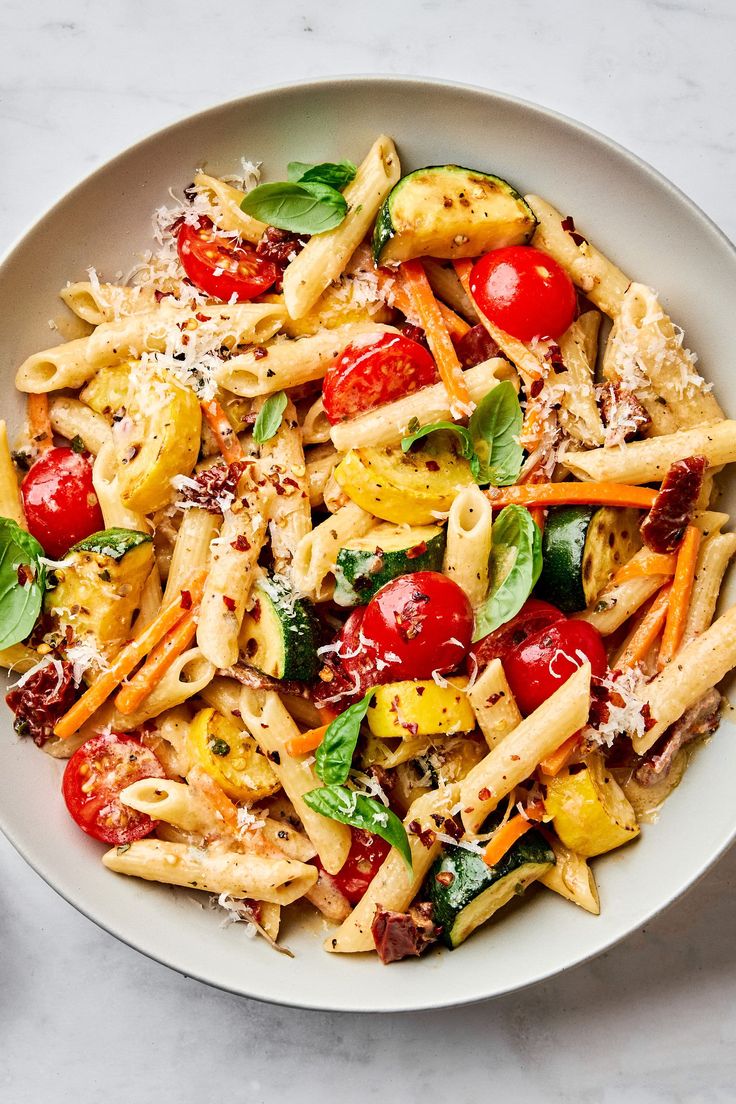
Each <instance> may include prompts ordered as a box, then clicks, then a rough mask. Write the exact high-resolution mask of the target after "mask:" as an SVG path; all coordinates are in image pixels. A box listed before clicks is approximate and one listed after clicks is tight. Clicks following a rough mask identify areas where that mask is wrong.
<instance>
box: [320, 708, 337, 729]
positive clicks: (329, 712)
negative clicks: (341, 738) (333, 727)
mask: <svg viewBox="0 0 736 1104" xmlns="http://www.w3.org/2000/svg"><path fill="white" fill-rule="evenodd" d="M317 716H318V717H319V719H320V720H321V721H322V724H325V725H328V724H329V723H330V721H334V719H335V717H339V716H340V714H339V712H338V711H337V709H334V708H333V707H332V706H331V705H320V706H319V707H318V708H317Z"/></svg>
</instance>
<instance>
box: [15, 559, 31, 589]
mask: <svg viewBox="0 0 736 1104" xmlns="http://www.w3.org/2000/svg"><path fill="white" fill-rule="evenodd" d="M16 575H17V576H18V585H19V586H22V587H24V586H25V585H26V583H30V582H32V581H33V572H32V571H31V569H30V567H29V566H28V564H18V567H17V569H16Z"/></svg>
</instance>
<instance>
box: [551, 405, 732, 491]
mask: <svg viewBox="0 0 736 1104" xmlns="http://www.w3.org/2000/svg"><path fill="white" fill-rule="evenodd" d="M687 456H705V457H706V458H707V460H708V463H709V465H710V466H711V467H713V466H715V465H720V464H732V463H733V462H734V461H736V421H730V420H724V421H722V422H716V423H715V424H714V425H709V426H699V427H697V428H695V429H683V430H679V431H678V432H676V433H668V434H665V435H664V436H661V437H648V438H647V439H646V440H644V441H631V442H629V444H627V445H619V446H617V447H616V448H597V449H591V450H590V452H575V453H568V454H567V455H566V456H565V459H564V464H565V467H566V468H568V469H569V471H571V472H572V474H573V475H575V476H577V478H578V479H583V480H591V481H592V482H595V483H628V484H639V483H654V482H659V481H660V480H662V479H664V477H665V475H666V474H667V470H668V469H669V467H670V465H672V464H674V462H675V461H676V460H683V459H684V458H685V457H687Z"/></svg>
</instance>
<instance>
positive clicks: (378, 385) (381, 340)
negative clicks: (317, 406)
mask: <svg viewBox="0 0 736 1104" xmlns="http://www.w3.org/2000/svg"><path fill="white" fill-rule="evenodd" d="M438 378H439V376H438V374H437V366H436V365H435V362H434V361H433V360H432V357H431V356H430V354H429V353H428V352H427V350H426V349H425V348H424V346H423V345H420V344H419V342H417V341H412V340H411V338H409V337H403V336H402V335H401V334H381V336H380V337H378V338H376V337H375V336H374V335H373V334H366V335H365V337H364V338H361V339H359V340H358V341H353V342H352V344H350V345H348V347H347V348H346V349H345V351H344V352H343V354H342V356H339V357H338V358H337V360H336V361H335V362H334V363H333V364H331V365H330V367H329V368H328V369H327V375H326V376H325V378H324V383H323V384H322V402H323V403H324V407H325V413H326V414H327V417H328V419H329V421H330V422H331V424H332V425H335V423H336V422H342V421H345V420H346V419H347V418H354V417H355V415H356V414H362V413H363V412H364V411H366V410H373V408H374V407H376V406H382V405H383V404H384V403H388V402H393V400H394V399H400V398H402V397H403V396H404V395H411V394H413V392H415V391H419V390H420V388H422V387H426V386H427V385H428V384H430V383H435V382H436V381H437V379H438Z"/></svg>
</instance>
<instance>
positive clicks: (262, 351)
mask: <svg viewBox="0 0 736 1104" xmlns="http://www.w3.org/2000/svg"><path fill="white" fill-rule="evenodd" d="M251 352H252V353H253V359H254V360H263V358H264V357H267V356H268V349H266V348H265V346H263V345H256V346H254V348H253V349H251Z"/></svg>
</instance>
